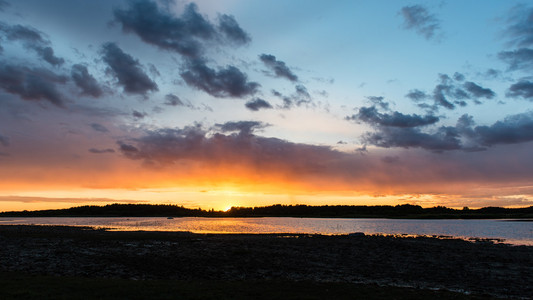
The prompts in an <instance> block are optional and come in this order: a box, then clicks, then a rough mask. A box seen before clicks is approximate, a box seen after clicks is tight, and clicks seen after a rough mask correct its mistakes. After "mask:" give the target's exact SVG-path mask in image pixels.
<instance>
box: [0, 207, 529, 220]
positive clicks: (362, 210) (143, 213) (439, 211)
mask: <svg viewBox="0 0 533 300" xmlns="http://www.w3.org/2000/svg"><path fill="white" fill-rule="evenodd" d="M0 216H1V217H95V216H102V217H317V218H427V219H433V218H445V219H447V218H449V219H451V218H460V219H482V218H487V219H490V218H492V219H504V218H533V206H530V207H524V208H503V207H484V208H479V209H469V208H468V207H465V208H463V209H453V208H447V207H444V206H436V207H431V208H423V207H421V206H418V205H410V204H403V205H396V206H390V205H379V206H363V205H358V206H355V205H323V206H310V205H281V204H276V205H271V206H261V207H232V208H231V209H230V210H229V211H215V210H213V209H211V210H203V209H200V208H197V209H190V208H185V207H183V206H178V205H168V204H108V205H105V206H96V205H87V206H78V207H71V208H67V209H50V210H37V211H26V210H25V211H9V212H1V213H0Z"/></svg>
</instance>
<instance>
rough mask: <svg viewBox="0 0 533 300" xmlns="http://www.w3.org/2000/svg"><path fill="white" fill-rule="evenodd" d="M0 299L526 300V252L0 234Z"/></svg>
mask: <svg viewBox="0 0 533 300" xmlns="http://www.w3.org/2000/svg"><path fill="white" fill-rule="evenodd" d="M0 245H1V247H0V298H1V299H27V298H31V299H46V298H48V299H61V298H63V299H80V298H85V299H87V298H98V299H116V298H128V299H147V298H154V299H383V298H390V299H427V298H434V299H486V298H490V297H504V298H507V297H509V298H524V299H529V298H530V297H532V295H533V276H531V274H533V247H527V246H509V245H503V244H493V243H490V242H477V243H472V242H467V241H463V240H457V239H452V240H450V239H448V240H442V239H436V238H427V237H418V238H413V237H390V236H389V237H387V236H364V235H361V236H358V235H356V236H322V235H279V234H272V235H243V234H235V235H230V234H223V235H222V234H216V235H211V234H192V233H183V232H181V233H180V232H108V231H103V230H93V229H90V228H80V227H61V226H0Z"/></svg>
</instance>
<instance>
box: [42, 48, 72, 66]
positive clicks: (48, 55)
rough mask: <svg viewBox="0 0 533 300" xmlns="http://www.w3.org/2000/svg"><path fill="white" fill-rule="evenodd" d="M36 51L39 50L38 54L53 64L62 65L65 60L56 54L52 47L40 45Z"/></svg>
mask: <svg viewBox="0 0 533 300" xmlns="http://www.w3.org/2000/svg"><path fill="white" fill-rule="evenodd" d="M35 52H37V54H38V55H39V56H40V57H41V58H42V59H44V60H45V61H47V62H48V63H49V64H51V65H52V66H60V65H62V64H63V63H64V62H65V60H64V59H63V58H61V57H57V56H55V54H54V49H52V47H44V48H40V47H38V48H35Z"/></svg>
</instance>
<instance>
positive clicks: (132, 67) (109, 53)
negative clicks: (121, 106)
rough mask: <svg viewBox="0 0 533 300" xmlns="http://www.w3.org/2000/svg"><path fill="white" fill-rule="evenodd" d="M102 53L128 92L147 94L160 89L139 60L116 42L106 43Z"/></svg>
mask: <svg viewBox="0 0 533 300" xmlns="http://www.w3.org/2000/svg"><path fill="white" fill-rule="evenodd" d="M102 55H103V56H102V58H103V60H104V61H105V62H106V63H107V65H108V66H109V68H110V69H109V70H110V71H111V73H112V74H113V75H114V76H115V77H116V78H117V80H118V83H119V84H120V85H121V86H123V87H124V91H125V92H126V93H129V94H141V95H146V93H148V92H149V91H157V90H158V87H157V84H156V83H155V82H154V81H152V79H150V77H148V75H146V73H145V72H144V71H143V70H142V66H141V64H140V63H139V61H138V60H136V59H134V58H133V57H132V56H131V55H129V54H127V53H124V51H122V49H120V48H119V47H118V46H117V45H116V44H115V43H106V44H104V45H103V46H102Z"/></svg>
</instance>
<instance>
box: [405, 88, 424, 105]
mask: <svg viewBox="0 0 533 300" xmlns="http://www.w3.org/2000/svg"><path fill="white" fill-rule="evenodd" d="M405 97H407V98H409V99H411V100H413V101H415V102H420V101H424V100H426V99H428V98H429V95H428V94H426V93H425V92H424V91H421V90H417V89H414V90H410V91H409V93H407V95H405Z"/></svg>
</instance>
